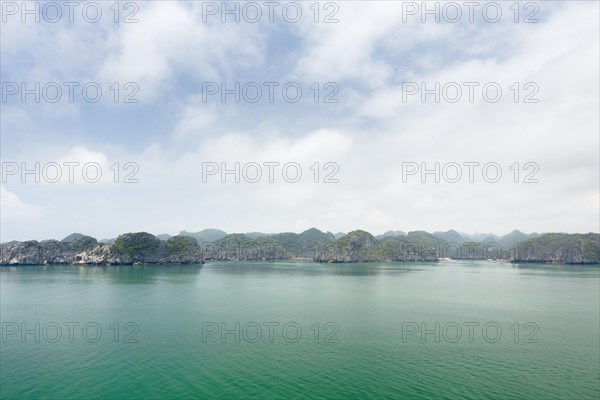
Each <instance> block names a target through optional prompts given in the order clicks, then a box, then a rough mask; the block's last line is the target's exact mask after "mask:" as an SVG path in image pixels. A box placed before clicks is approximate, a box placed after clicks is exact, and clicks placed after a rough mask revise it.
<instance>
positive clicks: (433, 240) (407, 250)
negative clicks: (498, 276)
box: [0, 228, 600, 266]
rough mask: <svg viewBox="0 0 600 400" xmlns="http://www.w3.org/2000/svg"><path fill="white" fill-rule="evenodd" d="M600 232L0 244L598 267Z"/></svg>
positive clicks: (131, 254)
mask: <svg viewBox="0 0 600 400" xmlns="http://www.w3.org/2000/svg"><path fill="white" fill-rule="evenodd" d="M599 243H600V235H599V234H595V233H588V234H562V233H548V234H544V235H541V236H539V237H535V238H533V239H528V240H524V241H520V242H516V243H514V244H513V245H511V246H510V247H509V248H502V247H500V246H499V245H498V243H494V242H462V243H459V242H453V241H447V240H444V239H440V238H439V237H436V236H433V235H431V234H428V233H427V232H423V231H416V232H409V233H408V234H406V236H404V235H397V236H392V237H382V238H375V237H374V236H373V235H371V234H370V233H368V232H366V231H361V230H357V231H353V232H350V233H348V234H345V235H344V236H342V237H339V238H338V239H336V238H335V237H334V235H333V234H331V233H330V232H327V233H324V232H321V231H319V230H317V229H315V228H312V229H310V230H308V231H305V232H303V233H301V234H295V233H286V234H276V235H270V236H267V235H265V236H260V237H249V236H247V235H244V234H231V235H226V236H225V237H223V238H221V239H218V240H214V241H211V242H208V243H198V241H197V240H196V239H195V238H193V237H190V236H185V235H178V236H173V237H169V238H168V239H166V240H161V239H159V238H158V237H156V236H154V235H152V234H149V233H146V232H138V233H127V234H124V235H121V236H119V237H118V238H116V239H115V240H114V241H111V242H110V243H101V242H98V241H97V240H96V239H95V238H93V237H90V236H85V235H81V234H73V235H70V236H68V237H67V238H65V239H63V240H61V241H58V240H44V241H40V242H38V241H34V240H31V241H24V242H16V241H14V242H8V243H3V244H2V245H0V265H4V266H6V265H52V264H59V265H65V264H67V265H140V264H200V263H204V262H206V261H286V260H288V261H289V260H297V259H303V260H312V261H314V262H319V263H354V262H410V261H413V262H414V261H438V260H440V259H457V260H489V259H493V260H503V261H507V262H513V263H519V262H527V263H532V262H540V263H564V264H596V263H598V262H599V254H600V244H599Z"/></svg>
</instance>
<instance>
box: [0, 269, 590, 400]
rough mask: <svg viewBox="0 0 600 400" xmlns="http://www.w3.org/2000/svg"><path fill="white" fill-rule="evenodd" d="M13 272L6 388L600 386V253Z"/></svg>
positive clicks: (305, 392) (520, 395)
mask: <svg viewBox="0 0 600 400" xmlns="http://www.w3.org/2000/svg"><path fill="white" fill-rule="evenodd" d="M0 282H1V286H0V300H1V304H0V306H1V314H0V316H1V321H2V333H3V337H2V343H1V350H0V397H1V398H2V399H188V398H211V399H212V398H223V399H236V398H257V399H269V398H281V399H299V398H323V399H325V398H331V399H380V398H389V399H561V400H564V399H598V398H599V396H600V311H599V307H600V298H599V296H600V269H599V267H598V266H597V265H596V266H589V267H581V266H559V265H511V264H493V263H487V262H479V263H478V262H475V263H473V262H470V263H469V262H465V263H439V264H409V263H406V264H354V265H320V264H312V263H307V264H300V263H297V264H294V263H260V264H259V263H244V264H234V263H231V264H206V265H204V266H160V267H154V266H148V267H137V266H135V267H114V266H113V267H64V266H55V267H42V266H39V267H19V268H7V267H3V268H0ZM36 323H37V324H39V325H37V326H39V330H37V328H36ZM236 323H237V325H236ZM436 323H438V324H439V325H437V326H439V330H438V329H436ZM77 324H78V325H77ZM223 324H225V325H224V326H223ZM84 327H85V329H84ZM98 327H99V328H100V329H101V330H102V333H101V334H99V331H98V330H97V328H98ZM238 327H239V328H238ZM484 327H485V328H484ZM222 328H225V329H226V330H227V332H225V334H224V335H222V334H221V333H222V331H223V329H222ZM423 328H424V329H427V330H429V331H428V333H427V334H425V335H421V331H422V329H423ZM498 328H499V329H501V330H502V333H501V334H500V333H499V331H498ZM59 329H60V334H59ZM459 329H460V330H461V335H460V336H459V335H458V332H459ZM24 330H28V332H26V333H25V335H23V331H24ZM300 330H301V331H300ZM417 330H418V332H417ZM517 332H518V333H517Z"/></svg>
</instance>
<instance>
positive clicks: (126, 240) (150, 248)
mask: <svg viewBox="0 0 600 400" xmlns="http://www.w3.org/2000/svg"><path fill="white" fill-rule="evenodd" d="M160 245H161V241H160V239H158V238H157V237H156V236H154V235H151V234H149V233H147V232H138V233H126V234H124V235H121V236H119V237H118V238H117V240H115V243H114V244H113V245H112V248H111V249H112V251H113V252H114V253H116V254H122V255H126V256H129V257H146V256H148V255H150V254H152V253H156V252H157V251H158V250H159V248H160Z"/></svg>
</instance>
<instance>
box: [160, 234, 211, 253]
mask: <svg viewBox="0 0 600 400" xmlns="http://www.w3.org/2000/svg"><path fill="white" fill-rule="evenodd" d="M165 249H166V250H167V254H168V255H185V254H192V253H199V252H200V251H201V250H202V249H201V248H200V246H199V245H198V242H197V241H196V239H194V238H191V237H188V236H182V235H177V236H173V237H172V238H169V239H167V240H166V241H165Z"/></svg>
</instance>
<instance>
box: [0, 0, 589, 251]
mask: <svg viewBox="0 0 600 400" xmlns="http://www.w3.org/2000/svg"><path fill="white" fill-rule="evenodd" d="M56 4H58V5H59V6H60V7H57V6H56ZM427 4H428V10H429V11H430V12H429V13H427V11H428V10H424V9H422V3H421V2H400V1H385V2H384V1H369V2H367V1H346V2H343V1H337V2H320V3H315V2H313V1H309V2H291V3H290V2H279V3H276V4H272V3H271V5H269V4H267V3H263V2H257V3H248V2H237V3H236V2H231V3H227V4H226V5H225V7H226V9H223V7H222V3H221V2H199V1H196V2H185V1H153V2H121V3H120V4H118V6H116V7H115V5H114V3H113V2H96V3H94V2H81V3H79V5H77V6H73V8H72V9H69V8H68V7H67V6H64V5H62V2H59V3H52V4H49V3H45V2H40V3H35V2H31V3H27V4H26V5H25V7H26V8H27V9H26V10H24V9H23V8H24V6H23V4H22V3H21V2H20V1H19V2H10V1H3V2H2V25H1V29H2V31H1V35H0V38H1V39H0V40H1V45H0V46H1V68H2V70H1V81H2V103H1V107H2V118H1V133H2V134H1V158H2V183H1V241H2V242H5V241H9V240H24V239H46V238H62V237H64V236H66V235H68V234H69V233H72V232H82V233H86V234H90V235H92V236H95V237H98V238H109V237H115V236H116V235H118V234H120V233H124V232H132V231H148V232H151V233H154V234H158V233H171V234H175V233H177V232H179V231H181V230H188V231H197V230H201V229H204V228H220V229H223V230H225V231H227V232H247V231H262V232H279V231H296V232H299V231H302V230H304V229H307V228H310V227H313V226H315V227H318V228H319V229H322V230H329V231H333V232H338V231H349V230H353V229H365V230H368V231H370V232H373V233H375V234H378V233H382V232H384V231H387V230H405V231H408V230H416V229H424V230H428V231H435V230H448V229H451V228H452V229H456V230H459V231H463V232H470V233H475V232H491V233H496V234H503V233H507V232H509V231H511V230H513V229H520V230H523V231H525V232H549V231H561V232H590V231H594V232H597V231H598V230H599V225H598V224H599V219H600V215H599V212H600V211H599V204H600V195H599V179H600V178H599V170H600V166H599V151H600V150H599V148H600V143H599V132H600V126H599V111H598V110H599V109H600V104H599V99H600V89H599V87H600V83H599V70H600V66H599V59H600V55H599V48H600V44H599V37H600V32H599V20H598V15H599V3H598V2H595V1H544V2H537V3H535V2H521V3H520V4H519V7H515V6H514V5H513V2H498V3H491V4H490V3H487V2H481V3H478V4H477V5H475V6H473V8H469V7H467V6H465V5H464V4H463V2H457V3H452V4H451V5H450V6H448V5H446V3H435V2H429V3H427ZM28 10H29V12H28ZM31 10H33V11H31ZM236 13H237V15H236ZM36 19H38V21H36ZM36 163H38V164H36ZM38 165H39V167H38ZM36 168H37V171H36ZM424 170H425V172H426V173H425V174H423V171H424ZM98 172H99V173H101V176H100V175H98ZM224 172H225V173H224ZM500 174H501V175H500ZM36 181H37V182H36Z"/></svg>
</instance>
